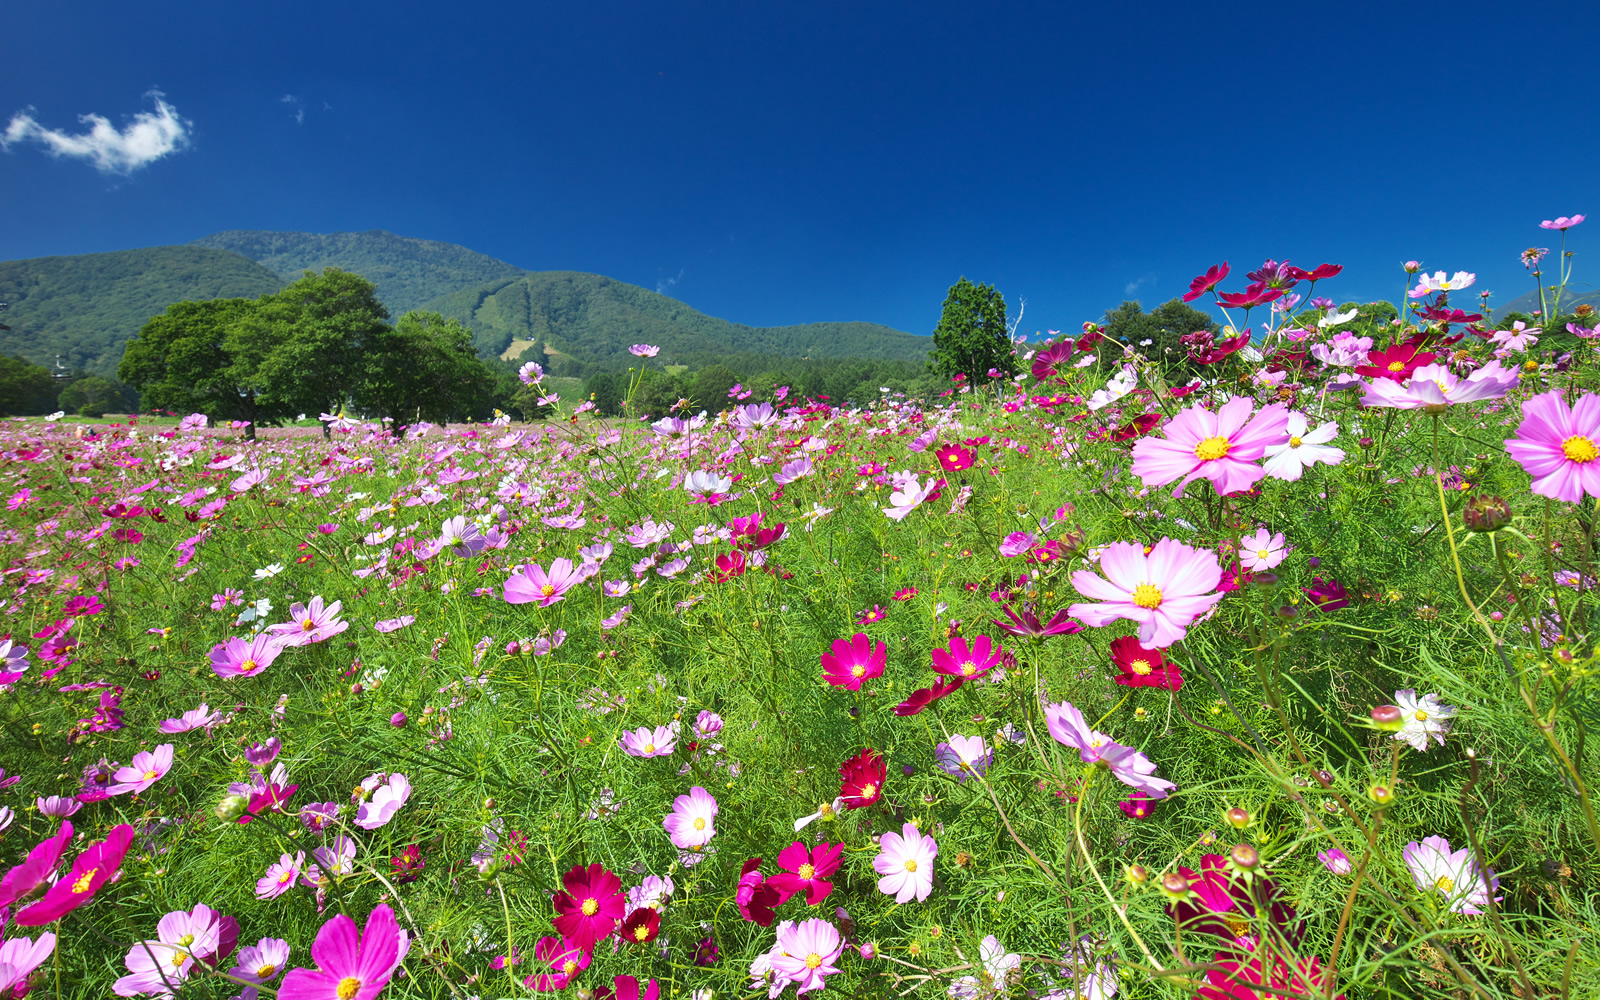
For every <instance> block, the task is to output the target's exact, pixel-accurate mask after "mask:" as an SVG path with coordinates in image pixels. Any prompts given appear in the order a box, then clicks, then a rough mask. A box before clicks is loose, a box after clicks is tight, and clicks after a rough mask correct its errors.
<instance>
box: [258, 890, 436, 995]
mask: <svg viewBox="0 0 1600 1000" xmlns="http://www.w3.org/2000/svg"><path fill="white" fill-rule="evenodd" d="M410 950H411V936H410V935H409V934H407V933H406V932H405V931H403V930H401V929H400V925H399V924H398V923H396V921H395V919H394V911H393V910H391V909H389V906H388V904H387V903H384V904H380V905H379V906H378V907H377V908H376V909H374V910H373V911H372V913H371V914H370V915H368V917H367V926H366V929H365V930H363V931H360V932H358V931H357V930H356V922H355V921H354V920H351V919H350V918H349V917H347V916H345V915H344V914H342V913H341V914H339V915H338V916H336V917H334V918H333V919H332V920H329V921H328V922H327V923H325V924H323V925H322V929H321V930H320V931H318V932H317V939H316V940H315V941H313V942H311V957H312V959H314V960H315V961H316V963H317V968H316V969H314V970H313V969H293V970H291V971H290V972H289V974H288V975H286V976H284V977H283V985H282V986H280V987H279V988H278V1000H374V998H375V997H377V996H378V994H380V993H382V992H383V988H384V987H385V986H387V985H389V979H390V978H391V977H392V976H393V975H394V970H395V969H397V968H399V967H400V961H401V959H403V958H405V957H406V952H408V951H410Z"/></svg>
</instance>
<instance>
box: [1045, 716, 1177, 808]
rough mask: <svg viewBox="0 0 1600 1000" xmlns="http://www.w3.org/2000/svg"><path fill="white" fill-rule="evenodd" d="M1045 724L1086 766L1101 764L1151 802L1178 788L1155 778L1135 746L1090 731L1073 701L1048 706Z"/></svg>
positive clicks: (1148, 762)
mask: <svg viewBox="0 0 1600 1000" xmlns="http://www.w3.org/2000/svg"><path fill="white" fill-rule="evenodd" d="M1044 716H1045V723H1046V725H1047V726H1048V727H1049V729H1050V735H1051V736H1053V737H1055V740H1056V742H1057V743H1060V744H1061V745H1062V746H1068V747H1071V748H1073V749H1074V750H1076V751H1078V757H1079V759H1080V760H1082V761H1083V762H1084V763H1085V764H1102V765H1104V766H1105V767H1107V768H1108V769H1110V771H1111V773H1112V774H1114V775H1115V776H1116V778H1117V780H1118V781H1121V782H1122V783H1123V784H1125V785H1127V786H1129V787H1130V788H1136V789H1138V790H1139V791H1141V792H1144V793H1145V794H1146V795H1148V796H1150V797H1151V798H1152V799H1164V798H1166V797H1167V793H1168V792H1171V791H1172V790H1173V789H1175V788H1177V787H1178V786H1177V785H1175V784H1173V783H1172V782H1170V781H1167V780H1166V779H1165V778H1157V777H1155V773H1156V766H1155V764H1154V763H1152V762H1151V761H1150V759H1149V758H1148V757H1146V756H1145V755H1144V754H1142V753H1140V752H1139V751H1137V750H1135V749H1133V748H1132V747H1125V746H1123V745H1122V744H1121V743H1118V742H1116V741H1115V740H1113V739H1112V738H1111V737H1109V736H1107V735H1106V734H1105V733H1102V732H1100V731H1099V730H1095V729H1091V728H1089V724H1088V723H1087V722H1085V721H1084V718H1083V713H1082V712H1080V711H1078V709H1077V707H1076V706H1074V705H1073V704H1072V703H1071V702H1062V703H1061V704H1059V705H1046V706H1045V712H1044Z"/></svg>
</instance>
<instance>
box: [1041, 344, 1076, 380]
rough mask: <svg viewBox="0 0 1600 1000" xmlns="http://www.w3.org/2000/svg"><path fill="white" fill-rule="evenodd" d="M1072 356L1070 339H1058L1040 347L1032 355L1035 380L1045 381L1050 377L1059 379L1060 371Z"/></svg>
mask: <svg viewBox="0 0 1600 1000" xmlns="http://www.w3.org/2000/svg"><path fill="white" fill-rule="evenodd" d="M1071 358H1072V341H1071V340H1058V341H1056V342H1055V343H1053V344H1049V345H1047V346H1045V347H1042V348H1040V349H1039V350H1038V351H1037V352H1035V354H1034V355H1033V369H1032V371H1033V377H1034V379H1035V380H1036V381H1039V382H1047V381H1049V380H1050V379H1060V378H1061V377H1062V371H1063V370H1064V369H1065V368H1066V364H1067V361H1068V360H1070V359H1071Z"/></svg>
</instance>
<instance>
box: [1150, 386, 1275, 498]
mask: <svg viewBox="0 0 1600 1000" xmlns="http://www.w3.org/2000/svg"><path fill="white" fill-rule="evenodd" d="M1254 411H1255V403H1254V401H1252V400H1251V399H1249V398H1248V397H1245V396H1234V397H1233V398H1231V399H1229V400H1228V401H1227V402H1226V403H1224V404H1222V406H1221V407H1220V408H1219V409H1218V410H1217V411H1216V412H1215V413H1212V412H1211V411H1209V410H1207V409H1206V408H1205V407H1204V406H1201V405H1196V406H1191V407H1189V408H1188V409H1185V410H1182V411H1180V412H1179V413H1178V415H1177V416H1175V417H1173V418H1172V419H1171V420H1169V421H1168V422H1167V424H1166V426H1165V427H1163V428H1162V433H1163V434H1164V435H1165V436H1164V437H1147V438H1143V439H1141V440H1140V441H1139V442H1138V443H1137V444H1135V445H1134V446H1133V473H1134V475H1136V476H1138V477H1139V478H1140V479H1142V480H1144V484H1145V485H1146V486H1163V485H1165V484H1167V483H1170V482H1173V481H1174V480H1176V481H1177V482H1178V485H1177V487H1176V488H1175V489H1174V490H1173V491H1172V495H1173V496H1174V497H1182V496H1183V491H1184V488H1185V487H1186V486H1188V485H1189V483H1191V482H1193V481H1194V480H1196V479H1209V480H1210V481H1211V485H1212V486H1214V487H1215V488H1216V491H1217V492H1218V493H1222V494H1226V493H1233V492H1235V491H1238V490H1243V489H1248V488H1250V487H1251V486H1254V485H1255V484H1256V483H1257V482H1259V481H1260V480H1261V478H1262V477H1263V476H1265V475H1266V471H1265V470H1264V469H1262V468H1261V466H1259V465H1256V464H1255V463H1256V462H1257V461H1259V460H1260V459H1261V458H1262V456H1263V455H1265V453H1266V449H1267V446H1268V445H1273V444H1278V443H1280V442H1281V441H1282V440H1283V438H1284V436H1285V434H1286V433H1287V428H1288V420H1289V417H1288V412H1289V411H1288V410H1287V409H1286V408H1285V407H1284V406H1283V404H1281V403H1273V404H1271V405H1269V406H1264V407H1262V408H1261V411H1260V412H1259V413H1257V412H1254Z"/></svg>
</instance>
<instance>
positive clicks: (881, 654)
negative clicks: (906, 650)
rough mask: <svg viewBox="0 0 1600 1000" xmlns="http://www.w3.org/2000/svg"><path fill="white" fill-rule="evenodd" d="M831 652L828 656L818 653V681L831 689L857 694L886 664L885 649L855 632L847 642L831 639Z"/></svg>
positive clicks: (877, 675) (863, 634)
mask: <svg viewBox="0 0 1600 1000" xmlns="http://www.w3.org/2000/svg"><path fill="white" fill-rule="evenodd" d="M832 649H833V653H832V655H829V654H828V653H823V654H822V678H823V680H825V681H827V682H828V683H829V684H832V685H833V686H834V687H842V688H846V689H848V690H850V691H859V690H861V685H862V684H863V683H865V682H866V681H868V680H871V679H872V678H874V677H879V676H882V674H883V670H884V666H885V665H886V664H887V663H888V657H889V647H888V646H887V645H885V644H884V643H881V642H880V643H873V641H872V638H871V637H870V636H868V635H867V634H866V633H865V632H857V633H856V634H855V635H853V636H851V637H850V638H849V640H848V641H847V640H844V639H835V640H833V646H832Z"/></svg>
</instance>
